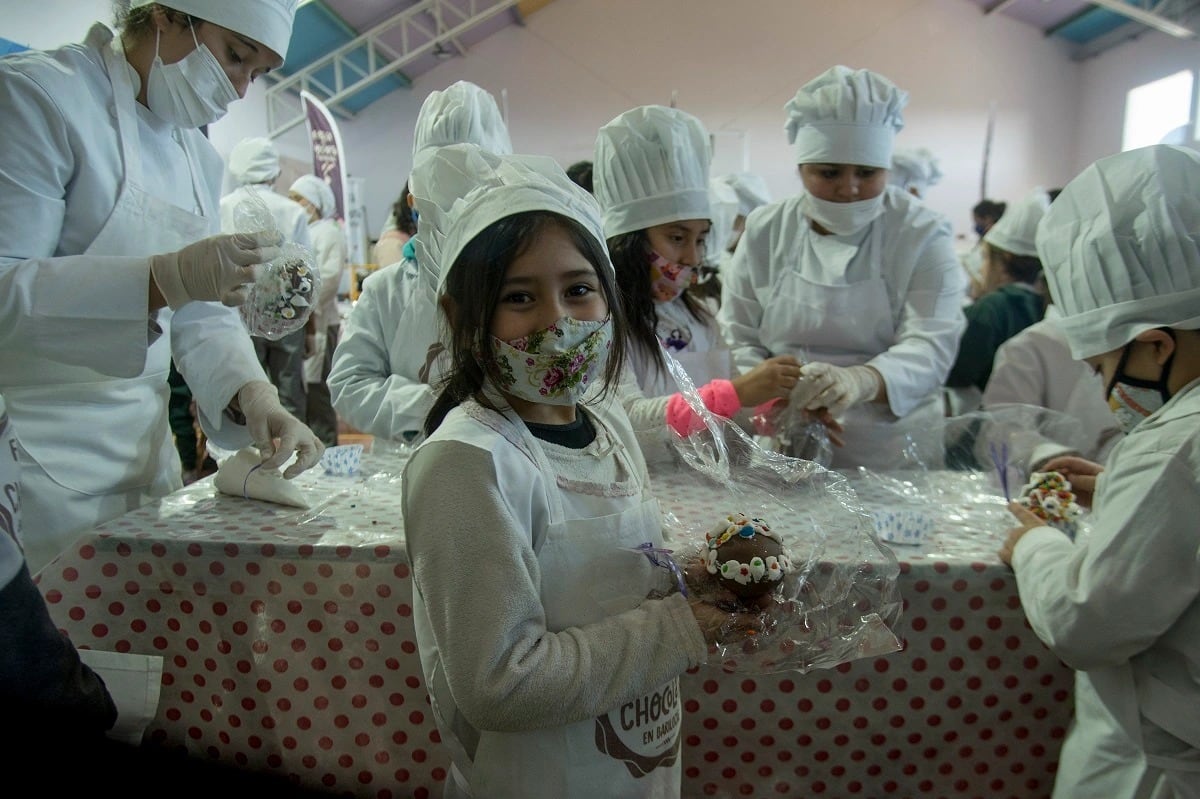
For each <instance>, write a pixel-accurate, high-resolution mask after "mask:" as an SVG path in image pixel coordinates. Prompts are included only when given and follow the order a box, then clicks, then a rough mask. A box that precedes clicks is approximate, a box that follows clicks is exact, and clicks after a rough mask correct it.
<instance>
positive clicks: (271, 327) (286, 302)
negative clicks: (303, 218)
mask: <svg viewBox="0 0 1200 799" xmlns="http://www.w3.org/2000/svg"><path fill="white" fill-rule="evenodd" d="M233 224H234V230H235V231H236V232H238V233H257V232H260V231H264V230H269V231H278V227H277V225H276V223H275V218H274V216H273V215H272V214H271V210H270V208H268V207H267V204H266V202H264V201H263V199H262V198H261V197H260V196H258V194H256V193H254V192H251V193H250V195H249V196H248V197H247V198H246V199H244V200H242V201H241V202H239V203H238V204H237V205H236V206H235V207H234V209H233ZM280 250H281V252H280V254H279V256H278V257H277V258H275V259H274V260H272V261H269V262H267V263H265V264H260V265H258V266H256V267H255V268H254V275H255V279H254V283H252V284H251V285H250V289H249V291H248V292H247V295H246V301H245V302H244V303H242V305H241V306H240V308H239V310H240V312H241V315H242V321H243V322H244V323H245V325H246V328H247V330H249V331H250V334H251V335H253V336H260V337H262V338H266V339H269V340H271V341H278V340H279V339H281V338H283V337H284V336H286V335H288V334H289V333H294V332H296V331H297V330H300V329H301V328H303V327H304V326H305V325H306V324H307V323H308V318H309V316H310V315H311V314H312V311H313V306H314V305H315V304H316V297H317V294H318V292H319V291H320V289H321V274H320V272H319V271H318V270H317V269H316V268H315V267H314V260H313V254H312V253H311V252H310V251H309V250H308V249H306V248H304V247H301V246H300V245H298V244H296V243H295V242H290V241H289V242H285V243H284V244H283V246H282V247H280Z"/></svg>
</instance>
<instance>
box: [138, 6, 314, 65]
mask: <svg viewBox="0 0 1200 799" xmlns="http://www.w3.org/2000/svg"><path fill="white" fill-rule="evenodd" d="M151 3H158V4H159V5H160V6H166V7H167V8H173V9H175V10H176V11H182V12H183V13H185V14H191V15H192V16H193V17H197V18H199V19H202V20H204V21H206V22H211V23H213V24H214V25H220V26H221V27H222V28H228V29H229V30H231V31H234V32H235V33H240V34H242V35H243V36H247V37H249V38H251V39H253V40H254V41H256V42H260V43H261V44H265V45H266V46H267V47H269V48H270V49H271V50H273V51H274V52H275V53H276V54H277V55H279V56H280V57H281V58H286V57H287V51H288V42H290V41H291V39H292V21H293V20H294V19H295V16H296V6H297V5H299V0H132V2H130V4H129V7H130V8H137V7H139V6H148V5H150V4H151Z"/></svg>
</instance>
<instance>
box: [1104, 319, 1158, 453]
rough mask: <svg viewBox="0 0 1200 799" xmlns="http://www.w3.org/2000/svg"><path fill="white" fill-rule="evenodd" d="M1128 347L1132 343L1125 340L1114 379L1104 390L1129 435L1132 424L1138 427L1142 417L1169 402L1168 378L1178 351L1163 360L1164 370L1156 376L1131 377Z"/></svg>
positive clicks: (1110, 408)
mask: <svg viewBox="0 0 1200 799" xmlns="http://www.w3.org/2000/svg"><path fill="white" fill-rule="evenodd" d="M1172 338H1174V335H1172ZM1129 348H1130V345H1129V344H1126V345H1125V351H1124V352H1122V353H1121V359H1120V360H1119V361H1118V362H1117V368H1116V369H1114V370H1113V376H1112V380H1110V381H1109V384H1108V391H1107V392H1106V394H1105V396H1106V398H1107V399H1108V407H1109V410H1111V411H1112V413H1113V416H1115V417H1116V418H1117V426H1118V427H1120V428H1121V432H1123V433H1125V434H1126V435H1128V434H1129V433H1131V432H1133V428H1135V427H1137V426H1138V424H1140V423H1141V421H1142V420H1143V419H1145V418H1147V417H1149V416H1150V415H1151V414H1153V413H1154V412H1155V411H1157V410H1158V409H1159V408H1161V407H1162V406H1164V405H1166V404H1167V401H1168V400H1170V399H1171V392H1170V390H1169V389H1168V388H1167V380H1168V378H1169V376H1170V374H1171V363H1172V362H1173V361H1174V360H1175V353H1174V352H1172V353H1171V356H1170V357H1169V358H1167V362H1166V363H1164V364H1163V367H1162V372H1161V373H1160V374H1159V377H1158V379H1157V380H1142V379H1141V378H1137V377H1130V376H1129V375H1127V374H1125V364H1126V362H1127V361H1128V360H1129Z"/></svg>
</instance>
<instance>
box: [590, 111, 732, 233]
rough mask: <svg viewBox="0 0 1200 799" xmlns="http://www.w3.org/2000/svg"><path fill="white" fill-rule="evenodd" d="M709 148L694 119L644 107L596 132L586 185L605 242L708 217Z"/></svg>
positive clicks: (706, 139)
mask: <svg viewBox="0 0 1200 799" xmlns="http://www.w3.org/2000/svg"><path fill="white" fill-rule="evenodd" d="M711 160H712V150H711V148H710V146H709V142H708V132H707V131H705V129H704V125H702V124H701V123H700V120H698V119H696V118H695V117H694V116H692V115H691V114H689V113H687V112H685V111H680V110H679V109H677V108H667V107H666V106H662V105H644V106H640V107H638V108H634V109H631V110H629V111H626V112H625V113H623V114H621V115H620V116H618V117H617V118H616V119H614V120H612V121H611V122H609V123H608V124H607V125H605V126H604V127H602V128H600V132H599V134H598V135H597V136H596V155H595V159H594V163H593V166H592V187H593V189H594V190H595V193H596V199H597V200H599V201H600V207H601V208H603V209H604V232H605V233H606V234H608V236H609V238H612V237H613V236H618V235H620V234H622V233H629V232H631V231H634V230H644V229H645V228H648V227H653V226H655V225H664V224H666V223H668V222H678V221H681V220H684V219H708V218H709V216H710V213H711V212H710V210H709V206H708V166H709V162H710V161H711Z"/></svg>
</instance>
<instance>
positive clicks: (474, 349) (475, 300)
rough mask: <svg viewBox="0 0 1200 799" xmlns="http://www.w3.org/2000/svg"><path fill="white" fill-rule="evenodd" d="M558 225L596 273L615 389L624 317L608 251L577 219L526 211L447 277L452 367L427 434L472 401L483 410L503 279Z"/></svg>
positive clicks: (481, 242) (490, 232)
mask: <svg viewBox="0 0 1200 799" xmlns="http://www.w3.org/2000/svg"><path fill="white" fill-rule="evenodd" d="M554 225H557V226H559V227H561V228H562V229H563V230H565V231H566V232H567V234H568V235H570V237H571V240H572V241H573V242H574V244H575V246H576V247H577V248H578V250H579V252H580V253H581V254H582V255H583V256H584V257H585V258H587V260H588V261H589V262H590V263H591V265H592V266H593V267H594V268H595V270H596V278H597V280H598V282H599V284H600V289H601V291H603V293H604V299H605V301H606V302H607V303H608V312H609V315H610V316H611V317H612V336H613V338H612V349H611V350H610V351H609V355H608V364H607V366H606V367H605V369H604V384H605V385H604V391H603V392H602V393H600V394H599V395H597V397H595V398H594V399H596V400H598V399H601V398H603V397H604V396H605V395H607V394H608V392H609V391H612V390H615V389H616V386H617V383H618V382H619V379H620V376H621V370H622V369H623V368H624V366H625V347H626V341H625V318H624V314H623V313H622V309H621V300H620V297H619V296H618V294H617V287H616V283H615V282H614V281H613V279H612V274H611V272H610V270H609V267H608V257H607V256H606V255H605V254H604V248H602V247H601V246H600V244H599V243H598V242H597V241H596V240H595V239H593V238H592V236H591V235H590V234H589V233H588V232H587V231H586V230H585V229H584V227H583V226H582V225H580V224H579V223H578V222H576V221H575V220H574V219H570V218H568V217H565V216H562V215H561V214H556V213H552V212H550V211H526V212H524V213H520V214H513V215H512V216H506V217H504V218H503V219H501V220H499V221H497V222H493V223H492V224H491V225H488V226H487V227H486V228H484V229H483V231H482V232H480V233H479V234H478V235H477V236H475V238H473V239H471V241H470V242H468V243H467V246H466V247H464V248H463V251H462V252H461V253H459V256H458V258H456V259H455V261H454V264H453V265H452V266H451V267H450V272H449V274H448V275H447V277H446V287H445V289H444V291H445V294H446V296H448V297H449V298H450V299H451V300H452V301H453V313H454V318H453V319H450V320H449V327H450V334H449V341H450V346H449V351H450V368H449V369H448V370H447V372H446V374H445V375H444V376H443V377H442V380H441V382H440V383H439V384H438V386H437V387H436V388H437V391H438V396H437V399H436V400H434V403H433V408H432V409H430V411H429V415H428V416H426V417H425V435H427V436H428V435H432V434H433V431H435V430H437V429H438V427H439V426H440V425H441V424H442V420H443V419H445V418H446V414H447V413H449V412H450V411H451V409H453V408H454V407H455V406H457V405H459V404H461V403H462V402H463V401H464V400H467V399H470V398H472V397H474V398H476V399H477V400H479V401H480V402H481V403H483V404H484V405H487V406H488V407H491V406H490V405H488V402H487V399H486V398H485V397H483V396H482V395H481V394H480V389H482V388H483V383H484V380H485V378H489V377H490V378H492V379H493V380H494V379H495V378H497V377H498V372H497V371H496V369H495V366H494V362H495V356H496V348H495V345H494V344H493V338H492V319H493V318H494V317H495V315H496V306H497V304H498V303H499V302H500V290H501V287H502V285H503V283H504V276H505V274H507V273H508V268H509V266H511V265H512V262H513V261H515V260H516V259H517V258H519V257H520V256H521V255H523V254H524V253H525V252H527V251H528V250H529V248H530V247H531V246H532V245H533V243H534V242H535V241H537V238H538V237H539V236H540V235H542V234H543V233H544V232H545V231H546V230H547V229H549V228H550V227H552V226H554Z"/></svg>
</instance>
